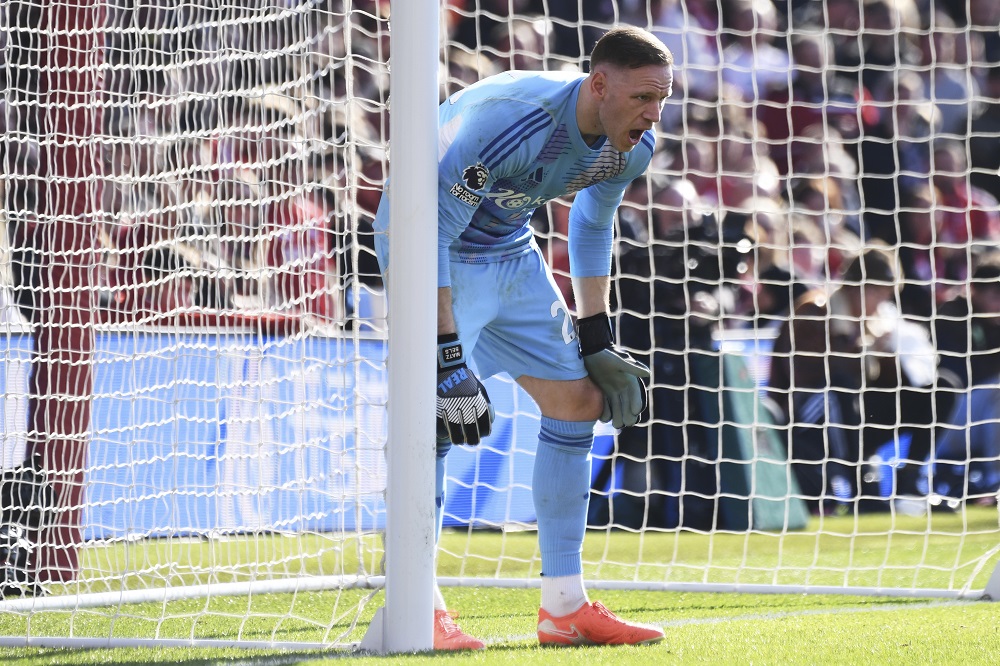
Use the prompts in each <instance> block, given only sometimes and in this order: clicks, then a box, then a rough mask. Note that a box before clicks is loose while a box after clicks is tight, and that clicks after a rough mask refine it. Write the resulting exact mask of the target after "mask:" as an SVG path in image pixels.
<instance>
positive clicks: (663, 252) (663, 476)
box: [615, 215, 734, 530]
mask: <svg viewBox="0 0 1000 666" xmlns="http://www.w3.org/2000/svg"><path fill="white" fill-rule="evenodd" d="M720 238H721V230H720V227H719V224H718V222H717V221H716V218H715V216H714V215H703V216H701V217H700V218H698V219H696V220H691V223H690V224H689V225H686V226H683V227H672V228H668V229H666V230H664V233H662V234H659V233H658V234H657V236H656V237H655V238H652V239H650V242H649V243H648V244H630V243H624V242H623V243H622V245H621V248H620V252H621V254H620V256H619V268H620V270H621V277H619V280H618V293H619V295H620V296H619V299H620V300H619V305H620V307H621V317H620V324H619V332H620V340H621V344H622V345H624V346H625V347H626V348H627V349H629V350H632V351H634V352H635V353H636V354H637V358H639V359H640V360H642V361H643V362H647V363H648V365H649V367H650V369H651V377H650V381H651V385H652V387H653V388H652V389H651V391H650V398H649V401H650V404H649V415H650V420H649V423H648V424H640V425H637V426H636V427H633V428H629V429H627V430H625V431H623V432H622V433H621V434H620V435H619V438H618V450H619V452H621V453H622V454H623V455H624V456H625V460H626V462H625V464H626V465H629V466H630V467H633V468H634V467H635V464H634V463H630V462H629V461H641V462H640V463H638V464H640V465H642V466H645V465H646V464H647V461H648V482H646V475H645V474H643V475H632V478H633V479H634V478H636V477H637V476H638V477H639V478H642V479H643V486H642V487H630V488H627V490H629V491H632V492H634V493H636V494H637V495H639V497H641V498H643V499H638V500H636V501H633V502H629V500H628V499H626V498H622V499H618V500H617V503H616V504H615V520H616V522H618V521H619V520H623V521H624V524H626V525H631V526H633V527H639V526H641V525H643V524H645V525H647V526H658V527H666V528H675V527H679V526H683V527H686V528H690V529H701V530H707V529H712V528H713V527H714V526H715V524H716V522H715V521H716V519H717V518H718V516H717V515H716V513H715V510H714V502H713V500H711V499H710V498H711V496H712V495H713V494H714V493H715V492H716V490H717V486H716V478H715V475H716V471H715V470H716V463H717V460H718V455H719V452H718V446H717V442H716V439H715V432H714V430H713V427H714V423H713V420H716V421H717V417H710V416H709V415H708V414H707V413H705V412H704V406H705V404H706V399H707V398H708V397H709V395H710V391H709V389H707V388H705V384H706V382H705V378H704V377H701V378H699V381H696V380H695V373H696V371H697V366H698V364H699V362H700V360H704V358H707V357H710V356H711V355H712V354H713V353H714V341H713V335H714V334H715V333H716V332H718V330H719V329H720V322H721V320H722V307H723V306H722V304H723V303H724V302H732V301H733V299H734V294H733V287H732V285H733V284H734V283H733V282H732V281H728V282H727V281H725V280H724V279H723V278H724V273H723V272H722V270H721V269H722V267H723V266H725V265H726V262H724V260H723V253H722V251H721V247H720V245H721V244H720Z"/></svg>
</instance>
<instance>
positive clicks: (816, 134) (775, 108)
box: [756, 31, 860, 176]
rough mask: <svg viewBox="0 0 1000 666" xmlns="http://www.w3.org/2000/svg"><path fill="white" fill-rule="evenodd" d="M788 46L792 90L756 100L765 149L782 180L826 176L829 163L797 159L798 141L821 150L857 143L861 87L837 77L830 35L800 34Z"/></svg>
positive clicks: (792, 36)
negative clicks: (810, 140)
mask: <svg viewBox="0 0 1000 666" xmlns="http://www.w3.org/2000/svg"><path fill="white" fill-rule="evenodd" d="M789 41H790V42H791V52H790V55H791V77H792V81H791V86H790V87H782V88H777V89H773V90H771V91H770V92H769V93H768V94H767V95H766V96H761V97H760V98H757V99H759V101H758V102H757V103H756V115H757V117H758V118H759V119H760V121H761V122H762V123H763V124H764V127H765V128H766V130H767V139H768V143H767V144H766V145H767V146H768V147H769V152H770V156H771V159H773V160H774V163H775V164H776V165H777V167H778V171H779V172H780V173H781V175H782V176H787V175H789V173H791V174H792V175H799V174H801V173H825V169H824V167H825V164H822V163H812V164H810V163H808V162H806V161H805V160H803V159H802V156H799V159H796V154H795V150H796V148H800V147H801V146H797V145H796V143H795V142H794V140H795V138H796V137H802V138H803V141H808V140H809V139H813V140H816V141H817V143H818V144H819V146H820V149H821V150H822V149H823V147H824V146H826V147H829V148H833V147H835V146H838V145H841V142H843V141H853V140H855V139H856V138H857V137H858V134H859V127H858V103H859V99H858V98H859V94H860V93H859V90H858V86H857V84H853V85H852V84H851V83H850V82H848V81H847V79H845V78H843V77H836V76H834V75H833V71H834V70H833V68H832V67H831V65H832V61H833V46H832V42H831V38H830V34H829V33H825V32H820V31H809V32H795V33H793V34H792V35H791V36H790V40H789ZM824 130H825V131H824ZM821 155H822V153H821ZM824 162H825V160H824ZM805 169H809V171H805ZM816 169H820V170H819V171H816Z"/></svg>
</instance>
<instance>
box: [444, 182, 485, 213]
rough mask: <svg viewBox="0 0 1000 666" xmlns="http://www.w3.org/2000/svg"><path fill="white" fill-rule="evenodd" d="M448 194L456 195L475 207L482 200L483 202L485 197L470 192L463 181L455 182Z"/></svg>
mask: <svg viewBox="0 0 1000 666" xmlns="http://www.w3.org/2000/svg"><path fill="white" fill-rule="evenodd" d="M448 194H450V195H451V196H453V197H455V198H456V199H458V200H459V201H461V202H462V203H464V204H468V205H469V206H472V207H473V208H475V207H476V206H478V205H479V204H480V202H482V200H483V198H482V197H481V196H479V195H478V194H476V193H475V192H470V191H469V190H467V189H465V187H463V186H462V184H461V183H455V184H454V185H452V186H451V189H450V190H449V191H448Z"/></svg>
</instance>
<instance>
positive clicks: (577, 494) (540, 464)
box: [532, 416, 596, 576]
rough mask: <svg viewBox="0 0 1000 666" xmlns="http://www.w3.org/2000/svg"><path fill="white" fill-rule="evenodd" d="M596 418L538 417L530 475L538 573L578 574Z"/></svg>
mask: <svg viewBox="0 0 1000 666" xmlns="http://www.w3.org/2000/svg"><path fill="white" fill-rule="evenodd" d="M595 423H596V422H595V421H557V420H555V419H550V418H548V417H545V416H543V417H542V427H541V430H540V431H539V433H538V450H537V452H536V453H535V469H534V474H533V478H532V497H533V499H534V502H535V516H536V517H537V519H538V547H539V549H540V550H541V554H542V575H543V576H573V575H577V574H581V573H583V535H584V533H585V531H586V529H587V504H588V502H589V500H590V449H591V447H593V445H594V424H595Z"/></svg>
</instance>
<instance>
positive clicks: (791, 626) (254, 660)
mask: <svg viewBox="0 0 1000 666" xmlns="http://www.w3.org/2000/svg"><path fill="white" fill-rule="evenodd" d="M889 527H892V528H893V529H894V530H895V531H894V532H893V534H892V536H891V537H890V536H886V534H884V532H885V531H886V530H887V528H889ZM819 528H820V525H819V524H818V522H817V523H814V524H811V525H810V526H809V530H807V531H805V532H802V533H795V534H786V535H784V538H783V539H780V540H779V539H777V538H776V537H775V536H774V535H769V534H714V535H705V534H691V533H645V534H637V533H628V532H618V531H611V532H600V531H594V532H591V533H590V534H588V537H587V546H586V555H585V557H586V559H587V560H588V561H590V562H591V563H592V564H591V565H590V566H589V567H588V573H587V575H588V578H593V577H601V578H606V579H607V578H612V577H615V576H616V575H618V576H623V577H624V579H626V580H644V581H654V582H655V581H691V580H701V581H714V582H723V581H728V582H741V583H760V582H783V583H791V584H808V585H827V584H844V583H847V582H850V583H853V584H858V585H881V586H901V587H907V588H910V587H919V588H948V589H959V588H961V587H963V586H969V587H971V588H972V589H981V588H982V587H983V586H984V585H985V584H986V580H987V579H988V577H989V575H990V573H991V572H992V570H993V568H994V567H995V565H996V563H997V560H998V555H997V549H998V543H1000V540H998V538H997V537H998V534H1000V531H998V527H997V514H996V509H992V510H990V509H970V510H968V511H966V512H962V513H958V514H932V515H930V516H925V517H900V516H895V517H894V516H891V515H888V514H873V515H869V516H862V517H860V518H859V519H858V520H854V519H851V518H837V519H832V520H831V519H826V520H824V522H823V524H822V530H821V531H820V530H819ZM928 531H930V532H931V533H932V536H930V537H927V536H926V533H927V532H928ZM275 539H280V538H278V537H276V538H275ZM534 540H535V539H534V534H533V533H530V532H529V533H521V534H505V533H499V532H479V531H477V532H474V533H471V534H470V533H466V532H448V533H446V534H445V536H444V538H443V541H442V546H443V549H444V553H445V554H444V555H443V556H442V557H441V561H440V573H441V574H442V575H444V576H452V575H460V576H475V575H490V576H493V575H497V574H498V565H497V558H496V554H497V553H499V552H503V553H504V555H505V558H504V560H503V564H502V565H501V566H500V567H499V575H502V576H508V577H537V553H536V551H535V544H534ZM257 542H258V543H257V544H256V547H255V548H250V547H248V545H247V544H246V543H244V542H241V541H239V540H234V541H230V542H222V543H214V542H207V543H197V542H187V543H186V544H183V545H182V544H176V543H174V544H172V543H169V542H155V543H149V544H130V545H128V546H116V547H115V548H110V549H88V553H87V558H88V559H89V561H90V562H91V563H97V562H100V563H101V564H102V568H103V569H104V570H107V567H108V566H109V563H117V564H118V565H121V566H122V567H123V572H122V576H121V577H120V578H119V579H118V580H119V581H121V583H122V584H123V585H124V586H126V587H127V586H134V585H137V584H138V583H139V578H140V577H141V576H140V575H139V574H140V572H142V571H149V570H151V569H155V568H156V566H157V564H158V563H160V562H168V561H169V562H171V563H172V566H173V570H174V571H180V572H184V571H186V568H185V565H187V564H189V563H190V562H189V561H214V562H221V561H226V562H227V563H229V564H230V565H234V566H235V568H236V570H240V567H241V566H242V567H252V562H253V561H254V559H255V558H260V557H261V555H262V553H263V552H265V551H266V553H267V554H268V555H269V556H274V555H275V554H277V555H282V554H283V553H284V551H285V550H287V549H289V548H290V547H293V546H294V547H295V548H299V547H302V546H303V545H305V546H309V545H310V544H309V543H308V542H306V543H301V542H300V543H297V544H291V543H289V542H287V541H285V542H282V543H275V544H268V543H266V542H267V539H264V540H261V539H258V540H257ZM262 548H263V551H262V550H261V549H262ZM347 550H351V549H344V550H343V551H341V553H340V555H339V556H338V557H337V558H334V555H333V554H330V553H322V554H318V555H317V556H316V557H315V558H313V559H309V560H308V562H310V566H319V567H321V569H322V570H323V571H330V570H331V569H330V568H329V567H330V566H333V565H332V564H331V563H325V562H323V558H334V559H335V560H336V562H337V565H338V566H341V567H344V566H345V564H344V558H343V552H344V551H347ZM709 551H710V552H711V559H710V560H709V559H707V555H708V553H709ZM362 552H363V551H362ZM449 553H451V554H450V555H449ZM459 553H461V554H462V556H461V557H460V556H459V555H458V554H459ZM140 555H141V557H140ZM359 557H361V559H364V558H365V557H367V556H365V555H362V556H359ZM185 558H186V560H185ZM126 562H131V563H132V564H130V565H126V564H122V563H126ZM636 562H641V563H642V564H641V565H640V566H638V567H636V565H635V563H636ZM709 562H710V564H707V563H709ZM778 562H780V563H781V564H782V565H784V567H785V572H786V573H781V574H775V573H774V571H773V570H772V569H771V567H772V565H774V564H776V563H778ZM848 563H850V564H851V566H852V567H853V569H854V571H855V573H850V574H848V573H845V572H844V571H842V570H839V571H838V569H837V568H838V567H842V566H845V565H846V564H848ZM351 564H352V565H356V564H357V562H352V563H351ZM323 567H326V568H323ZM178 575H182V576H190V575H193V574H187V573H183V574H178ZM235 577H237V578H238V576H235ZM109 580H110V578H109ZM106 585H107V586H109V587H110V586H111V583H110V582H106ZM370 594H371V592H370V591H365V590H347V591H343V592H340V593H336V592H302V593H299V594H297V595H290V594H273V595H257V596H254V597H248V596H242V597H216V598H213V599H208V600H206V599H193V600H184V601H176V602H170V603H168V604H166V605H164V604H136V605H129V606H121V607H115V608H95V609H81V610H77V611H75V612H68V611H55V612H45V613H34V614H31V615H21V614H12V613H3V614H0V635H4V636H24V635H28V634H30V635H34V636H44V635H56V636H59V635H63V636H65V635H73V636H95V637H106V636H108V635H109V634H111V633H113V634H114V635H115V636H117V637H153V636H156V637H160V638H168V637H173V638H187V637H191V636H200V637H210V638H211V637H216V638H224V637H233V636H235V635H237V634H238V635H240V636H242V637H243V638H244V639H248V640H270V639H276V640H282V641H294V640H307V641H332V640H334V639H338V638H339V637H341V636H342V637H343V638H342V640H345V641H357V640H360V638H361V637H362V635H363V633H364V630H365V628H366V627H367V624H368V622H369V620H370V618H371V616H372V614H373V613H374V610H375V608H376V607H377V606H378V605H380V603H381V594H379V595H377V596H375V598H374V599H373V600H371V601H370V603H367V604H364V605H363V608H362V610H361V611H360V613H358V614H357V616H356V615H355V613H354V610H353V609H354V608H355V607H356V606H357V605H358V604H359V602H361V601H362V600H364V599H365V598H367V596H368V595H370ZM445 595H446V597H447V598H448V600H449V603H450V604H451V605H452V607H454V608H457V609H459V610H460V611H461V613H462V614H461V617H460V619H459V622H460V624H461V626H462V627H463V628H465V629H466V630H467V631H469V632H470V633H473V634H475V635H479V636H481V637H483V638H484V639H485V640H487V641H488V642H489V648H488V649H487V650H486V651H485V652H484V653H482V654H474V655H471V654H467V655H435V656H428V655H415V656H393V657H389V658H378V657H365V656H361V655H358V654H349V653H345V652H344V651H327V652H320V653H313V652H291V653H289V652H280V651H267V650H236V649H205V648H159V649H148V648H130V649H120V648H119V649H89V650H62V649H60V650H53V649H42V648H0V660H2V662H3V663H18V664H26V665H30V666H35V665H41V664H66V665H75V664H96V663H120V664H140V663H168V662H169V663H182V664H191V665H194V664H203V663H206V664H207V663H219V662H223V663H233V664H237V663H239V664H260V665H261V666H264V665H273V666H277V665H280V664H291V663H299V662H306V663H316V664H319V663H324V662H328V663H337V662H339V661H340V660H341V659H342V658H343V657H344V656H348V655H349V656H350V657H351V661H352V663H355V662H357V663H362V664H363V663H397V662H400V663H423V662H429V661H432V660H433V661H440V660H442V659H446V660H454V661H461V662H468V663H508V662H510V663H513V662H523V661H525V660H530V661H531V663H540V664H550V663H551V664H562V663H603V662H611V661H614V662H615V663H619V664H643V666H646V665H647V664H650V663H685V664H687V663H720V664H721V663H736V664H749V663H762V664H785V663H787V664H801V663H817V664H826V663H829V664H882V663H886V664H909V663H912V664H926V663H946V664H950V663H956V664H957V663H962V664H978V663H983V664H987V663H996V661H997V658H996V654H997V651H998V650H1000V613H998V612H997V607H996V606H994V605H992V604H991V603H985V602H958V601H946V600H936V601H935V600H925V599H892V598H884V597H865V598H860V597H849V596H839V595H801V594H794V595H793V594H783V595H751V594H721V593H720V594H708V593H680V592H662V591H658V592H645V591H644V592H637V591H611V590H600V591H595V592H593V593H592V595H591V596H592V598H595V599H600V600H602V601H604V602H605V603H606V604H607V605H608V606H609V607H611V608H612V609H614V610H616V611H618V612H620V613H621V614H623V615H625V616H627V617H629V618H633V619H636V620H640V621H645V622H652V623H657V624H662V625H664V626H665V627H666V628H667V640H666V642H665V643H663V644H660V645H656V646H647V647H642V648H586V649H578V650H569V651H567V650H541V649H540V648H538V647H537V644H536V642H535V640H534V625H535V621H536V612H537V599H538V592H537V590H533V589H494V588H456V589H446V590H445Z"/></svg>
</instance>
